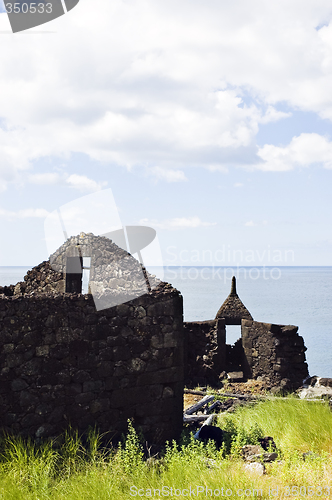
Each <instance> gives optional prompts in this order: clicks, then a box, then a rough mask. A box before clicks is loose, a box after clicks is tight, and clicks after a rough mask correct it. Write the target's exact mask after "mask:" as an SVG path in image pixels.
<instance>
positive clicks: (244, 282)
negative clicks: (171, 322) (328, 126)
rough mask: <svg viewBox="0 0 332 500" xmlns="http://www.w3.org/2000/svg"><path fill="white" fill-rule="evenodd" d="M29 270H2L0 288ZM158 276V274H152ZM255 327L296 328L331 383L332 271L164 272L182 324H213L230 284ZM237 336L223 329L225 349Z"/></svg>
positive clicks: (314, 368) (314, 369)
mask: <svg viewBox="0 0 332 500" xmlns="http://www.w3.org/2000/svg"><path fill="white" fill-rule="evenodd" d="M28 269H29V267H0V285H2V286H3V285H9V284H11V283H13V284H15V283H17V282H18V281H22V280H23V277H24V275H25V274H26V272H27V270H28ZM151 271H152V272H153V273H154V274H156V275H157V276H158V275H160V272H159V270H158V269H157V268H155V269H151ZM232 275H235V276H236V278H237V292H238V295H239V297H240V298H241V300H242V302H243V303H244V305H245V306H246V307H247V309H248V310H249V311H250V313H251V315H252V316H253V318H254V319H255V320H256V321H265V322H267V323H277V324H285V325H297V326H298V327H299V335H301V336H302V337H303V338H304V341H305V345H306V347H307V349H308V350H307V352H306V358H307V362H308V365H309V373H310V375H318V376H320V377H331V378H332V307H331V304H332V267H279V268H272V267H255V268H250V267H241V268H236V267H234V268H230V267H228V268H222V267H167V268H165V269H164V280H165V281H168V282H169V283H171V284H172V285H173V286H174V287H176V288H177V289H178V290H180V291H181V293H182V295H183V302H184V318H185V320H186V321H203V320H207V319H213V318H214V317H215V315H216V313H217V311H218V309H219V307H220V306H221V304H222V303H223V301H224V300H225V298H226V297H227V295H228V294H229V292H230V287H231V278H232ZM240 335H241V332H240V327H237V326H227V327H226V340H227V343H230V344H233V343H234V342H235V341H236V340H237V339H238V338H239V337H240Z"/></svg>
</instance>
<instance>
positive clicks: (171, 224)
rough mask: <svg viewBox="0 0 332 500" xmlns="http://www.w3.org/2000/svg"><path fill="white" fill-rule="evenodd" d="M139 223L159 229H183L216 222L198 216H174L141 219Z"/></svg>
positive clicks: (214, 224)
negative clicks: (203, 219)
mask: <svg viewBox="0 0 332 500" xmlns="http://www.w3.org/2000/svg"><path fill="white" fill-rule="evenodd" d="M139 224H141V225H145V226H152V227H157V228H159V229H185V228H197V227H206V226H216V224H217V223H216V222H203V221H201V219H200V218H199V217H196V216H194V217H175V218H173V219H166V220H164V221H161V222H159V221H157V220H155V219H141V220H140V221H139Z"/></svg>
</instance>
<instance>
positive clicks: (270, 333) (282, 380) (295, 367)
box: [241, 320, 308, 389]
mask: <svg viewBox="0 0 332 500" xmlns="http://www.w3.org/2000/svg"><path fill="white" fill-rule="evenodd" d="M297 330H298V327H297V326H293V325H274V324H270V323H260V322H258V321H250V320H242V328H241V331H242V345H243V350H244V360H243V370H244V374H245V376H246V377H247V378H255V379H256V378H258V377H260V378H262V379H264V380H266V381H267V382H268V383H269V384H270V385H271V386H274V387H277V386H280V387H283V388H285V389H294V388H297V387H300V386H301V385H302V382H303V380H304V379H305V378H306V377H307V376H308V365H307V363H306V362H305V351H306V350H307V348H306V347H305V345H304V341H303V338H302V337H300V336H299V335H298V333H297Z"/></svg>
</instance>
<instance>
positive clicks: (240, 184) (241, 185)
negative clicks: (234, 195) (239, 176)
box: [234, 182, 244, 188]
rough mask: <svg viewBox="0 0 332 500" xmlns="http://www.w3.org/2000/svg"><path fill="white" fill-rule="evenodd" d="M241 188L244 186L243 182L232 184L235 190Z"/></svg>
mask: <svg viewBox="0 0 332 500" xmlns="http://www.w3.org/2000/svg"><path fill="white" fill-rule="evenodd" d="M243 186H244V184H243V182H236V183H235V184H234V187H236V188H241V187H243Z"/></svg>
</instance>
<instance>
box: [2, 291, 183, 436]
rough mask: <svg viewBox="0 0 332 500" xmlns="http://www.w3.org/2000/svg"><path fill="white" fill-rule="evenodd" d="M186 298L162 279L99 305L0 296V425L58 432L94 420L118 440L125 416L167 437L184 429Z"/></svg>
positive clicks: (77, 299) (70, 297) (80, 299)
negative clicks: (128, 297) (131, 296)
mask: <svg viewBox="0 0 332 500" xmlns="http://www.w3.org/2000/svg"><path fill="white" fill-rule="evenodd" d="M182 324H183V317H182V297H181V295H180V294H179V292H178V291H177V290H175V289H173V288H172V287H171V286H170V285H167V284H165V283H163V284H161V285H159V287H158V288H157V289H156V290H155V291H153V292H152V293H149V294H146V295H144V296H141V297H139V298H137V299H135V300H133V301H131V302H127V303H126V304H121V305H118V306H116V307H112V308H109V309H105V310H102V311H96V308H95V306H94V303H93V299H92V296H91V295H81V294H54V293H53V294H52V295H51V294H40V295H33V294H30V295H16V296H15V295H14V296H12V297H10V296H6V295H2V296H1V298H0V367H1V371H0V418H1V426H2V427H4V428H5V429H7V430H10V431H12V432H15V433H19V434H22V435H31V436H35V437H44V436H53V435H57V434H59V433H61V432H62V431H63V430H64V429H65V428H67V427H68V425H69V424H70V425H72V426H73V427H74V428H77V429H78V430H79V431H80V432H83V431H85V430H87V428H88V426H89V425H92V426H94V425H96V426H97V427H98V428H99V430H100V431H101V432H108V431H110V432H111V434H110V436H111V437H116V436H117V435H119V433H121V432H124V431H125V430H126V428H127V419H128V418H133V419H134V423H135V426H138V427H140V428H141V429H142V432H143V434H144V435H145V438H146V439H147V440H149V441H152V442H162V441H165V440H166V439H173V438H176V437H177V436H178V434H179V432H180V431H181V428H182V407H183V401H182V397H183V332H182Z"/></svg>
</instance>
